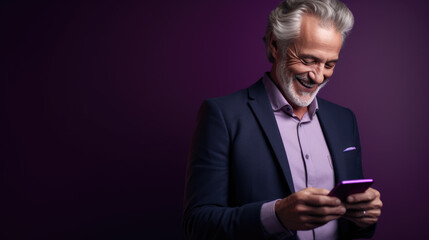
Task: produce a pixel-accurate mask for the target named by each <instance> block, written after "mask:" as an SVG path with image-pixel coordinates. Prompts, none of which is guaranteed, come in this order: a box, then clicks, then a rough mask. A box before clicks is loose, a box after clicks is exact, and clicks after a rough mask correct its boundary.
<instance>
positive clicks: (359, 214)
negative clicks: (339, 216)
mask: <svg viewBox="0 0 429 240" xmlns="http://www.w3.org/2000/svg"><path fill="white" fill-rule="evenodd" d="M380 215H381V211H380V210H378V209H373V210H362V211H352V210H350V211H347V212H346V213H345V214H344V217H350V218H378V217H379V216H380Z"/></svg>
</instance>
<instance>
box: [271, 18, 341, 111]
mask: <svg viewBox="0 0 429 240" xmlns="http://www.w3.org/2000/svg"><path fill="white" fill-rule="evenodd" d="M341 44H342V37H341V33H340V32H338V31H337V30H336V29H335V28H334V27H332V26H327V27H326V26H323V27H322V26H321V25H320V23H319V20H318V19H317V18H316V17H313V16H309V15H304V16H303V18H302V22H301V31H300V36H299V38H298V39H297V40H295V41H294V42H292V43H291V44H289V46H288V48H287V49H286V52H283V53H282V52H281V49H275V48H274V47H273V49H274V52H275V54H273V56H274V64H273V69H272V70H273V71H272V77H273V78H274V81H275V82H276V84H277V86H278V87H279V88H280V91H281V92H282V93H283V95H284V96H285V98H286V100H287V101H288V102H289V103H290V104H291V105H292V106H293V107H294V108H300V107H301V108H302V107H307V106H308V105H310V103H311V102H312V101H313V99H314V98H315V97H316V95H317V93H318V91H319V90H320V89H321V88H322V87H323V86H324V85H325V84H326V83H327V81H328V79H329V77H331V76H332V74H333V72H334V67H335V64H336V62H337V61H338V56H339V53H340V50H341Z"/></svg>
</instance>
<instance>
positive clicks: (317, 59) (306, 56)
mask: <svg viewBox="0 0 429 240" xmlns="http://www.w3.org/2000/svg"><path fill="white" fill-rule="evenodd" d="M298 57H299V58H310V59H313V60H315V61H317V62H322V59H320V58H318V57H316V56H313V55H310V54H300V55H299V56H298ZM336 62H338V58H337V59H332V60H329V61H327V62H326V63H336Z"/></svg>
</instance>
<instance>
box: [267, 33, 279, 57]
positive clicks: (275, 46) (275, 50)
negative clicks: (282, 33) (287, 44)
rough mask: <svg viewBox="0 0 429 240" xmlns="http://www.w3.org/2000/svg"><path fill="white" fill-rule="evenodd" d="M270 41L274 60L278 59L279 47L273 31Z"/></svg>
mask: <svg viewBox="0 0 429 240" xmlns="http://www.w3.org/2000/svg"><path fill="white" fill-rule="evenodd" d="M268 41H269V43H270V50H271V55H273V58H274V60H278V56H277V55H278V53H279V47H278V42H277V39H276V37H275V36H274V34H273V32H271V34H270V37H269V39H268Z"/></svg>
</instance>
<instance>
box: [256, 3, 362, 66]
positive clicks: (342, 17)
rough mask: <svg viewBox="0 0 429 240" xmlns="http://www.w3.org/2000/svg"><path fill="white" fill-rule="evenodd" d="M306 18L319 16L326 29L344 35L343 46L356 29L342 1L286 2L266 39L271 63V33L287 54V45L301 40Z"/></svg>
mask: <svg viewBox="0 0 429 240" xmlns="http://www.w3.org/2000/svg"><path fill="white" fill-rule="evenodd" d="M304 14H310V15H313V16H316V17H317V18H318V19H320V24H321V25H322V26H330V25H333V26H334V27H335V28H336V30H337V31H338V32H340V33H341V36H342V42H343V43H344V40H345V38H346V36H347V35H348V33H349V32H350V30H351V29H352V28H353V23H354V18H353V14H352V12H351V11H350V10H349V9H348V8H347V6H346V5H344V3H342V2H340V1H338V0H283V1H282V3H280V5H279V6H278V7H277V8H276V9H274V10H273V11H272V12H271V14H270V17H269V21H268V27H267V30H266V33H265V37H264V41H265V48H266V51H267V57H268V60H269V61H270V62H274V58H273V55H272V53H271V50H270V39H271V37H270V35H271V33H273V34H274V36H275V38H276V39H277V40H278V44H279V46H278V47H281V49H282V51H284V50H285V48H286V47H287V45H288V44H289V43H290V42H292V41H293V40H295V39H296V38H297V37H298V36H299V33H300V29H301V20H302V16H303V15H304ZM280 45H281V46H280Z"/></svg>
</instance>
